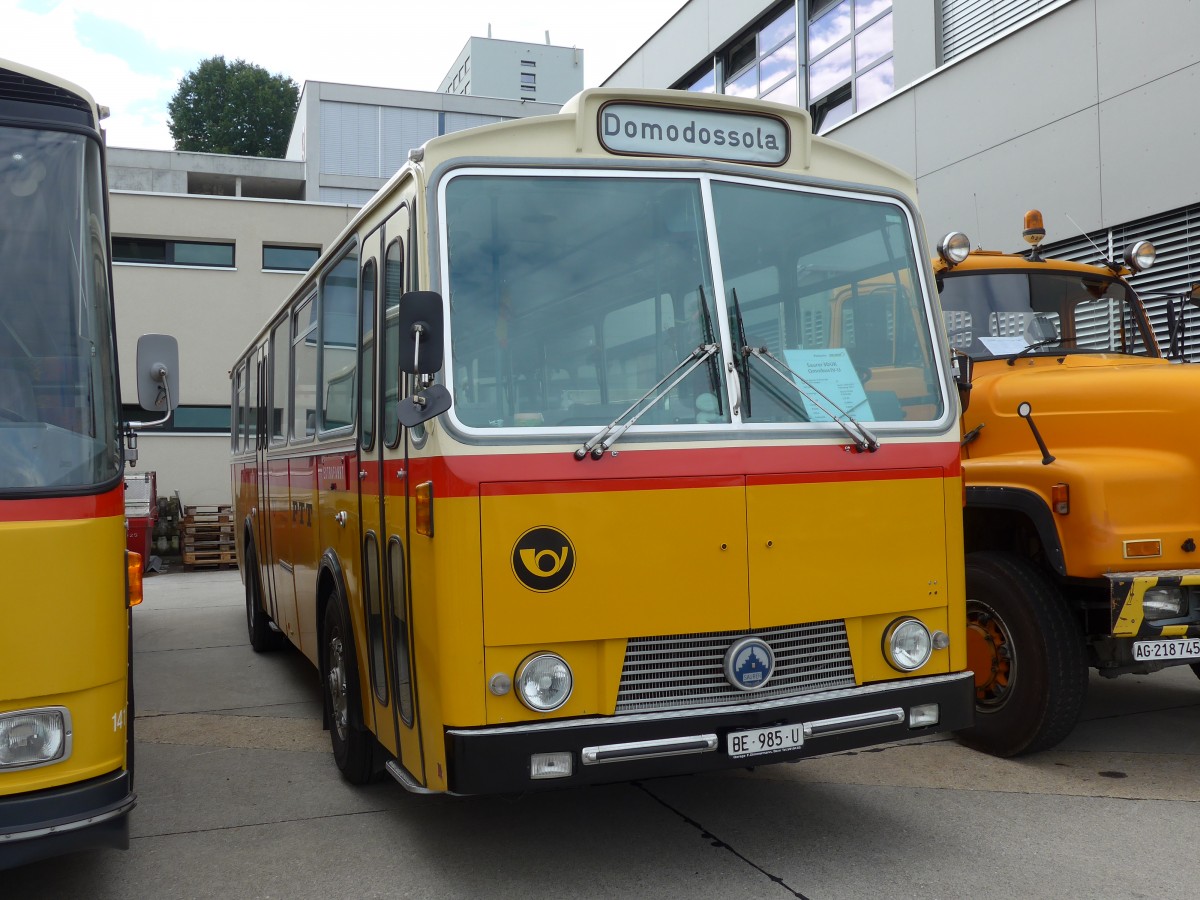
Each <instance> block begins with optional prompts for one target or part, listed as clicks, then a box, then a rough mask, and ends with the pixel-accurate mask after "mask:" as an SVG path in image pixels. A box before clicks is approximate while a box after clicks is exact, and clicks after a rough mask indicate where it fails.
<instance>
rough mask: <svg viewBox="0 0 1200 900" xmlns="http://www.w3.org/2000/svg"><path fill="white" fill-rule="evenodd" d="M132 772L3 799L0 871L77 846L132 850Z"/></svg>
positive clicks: (73, 848) (110, 774)
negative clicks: (130, 824)
mask: <svg viewBox="0 0 1200 900" xmlns="http://www.w3.org/2000/svg"><path fill="white" fill-rule="evenodd" d="M136 803H137V795H136V794H134V793H133V789H132V783H131V780H130V776H129V772H127V771H124V770H121V771H117V772H110V773H109V774H107V775H102V776H100V777H99V778H92V779H89V780H88V781H83V782H80V783H78V784H70V785H65V786H63V787H57V788H50V789H48V790H44V791H34V792H32V793H29V794H15V795H11V796H3V797H0V870H2V869H9V868H12V867H13V866H21V865H25V864H26V863H30V862H34V861H35V860H39V859H45V858H47V857H50V856H57V855H59V854H61V853H74V852H75V851H78V850H97V849H101V848H115V849H118V850H127V849H128V848H129V811H130V810H131V809H133V807H134V805H135V804H136Z"/></svg>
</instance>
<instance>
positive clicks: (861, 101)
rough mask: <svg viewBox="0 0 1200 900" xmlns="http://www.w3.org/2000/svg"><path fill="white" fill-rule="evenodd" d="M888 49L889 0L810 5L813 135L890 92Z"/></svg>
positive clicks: (892, 83)
mask: <svg viewBox="0 0 1200 900" xmlns="http://www.w3.org/2000/svg"><path fill="white" fill-rule="evenodd" d="M892 49H893V41H892V0H835V2H832V3H829V2H826V3H820V4H817V3H814V4H813V6H812V8H811V9H810V13H809V21H808V58H809V65H808V94H809V97H810V98H811V112H812V119H813V130H814V131H816V132H817V133H823V132H825V131H828V130H829V129H830V128H832V127H833V126H834V125H836V124H837V123H838V122H841V121H842V120H843V119H845V118H847V117H848V116H850V115H852V114H853V113H855V112H861V111H862V110H864V109H868V108H870V107H872V106H874V105H875V104H876V103H879V102H880V101H881V100H883V99H885V98H886V97H888V96H889V95H890V94H891V93H892V91H893V90H895V76H894V69H893V64H892Z"/></svg>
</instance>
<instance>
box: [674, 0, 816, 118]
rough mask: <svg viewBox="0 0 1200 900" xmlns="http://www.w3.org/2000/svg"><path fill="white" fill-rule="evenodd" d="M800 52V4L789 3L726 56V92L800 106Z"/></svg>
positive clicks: (761, 22) (772, 13) (751, 31)
mask: <svg viewBox="0 0 1200 900" xmlns="http://www.w3.org/2000/svg"><path fill="white" fill-rule="evenodd" d="M796 51H797V41H796V4H795V3H788V4H785V5H783V6H779V7H776V8H775V9H774V10H772V11H771V12H770V13H769V14H768V15H767V16H766V17H765V18H764V19H762V20H761V21H760V22H759V23H757V24H756V25H755V27H754V28H752V29H751V30H750V32H749V33H748V34H745V35H743V36H742V37H741V38H740V39H739V40H738V41H736V42H735V43H734V44H732V45H731V46H730V48H729V50H728V51H727V52H726V53H725V54H724V59H723V63H724V64H723V69H724V71H725V73H726V74H725V89H724V91H723V92H722V93H725V94H732V95H733V96H735V97H754V98H758V97H761V98H763V99H767V100H775V101H777V102H782V103H792V104H796V103H797V102H798V101H799V93H798V90H797V86H798V84H799V80H798V78H799V73H800V61H799V58H798V56H797V52H796ZM714 84H715V80H714ZM695 89H696V88H693V90H695Z"/></svg>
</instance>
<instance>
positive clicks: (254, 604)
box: [245, 543, 286, 653]
mask: <svg viewBox="0 0 1200 900" xmlns="http://www.w3.org/2000/svg"><path fill="white" fill-rule="evenodd" d="M245 558H246V579H245V580H246V631H247V632H248V633H249V635H250V646H251V648H253V650H254V652H255V653H267V652H269V651H271V650H278V649H279V648H280V647H282V646H283V645H284V643H285V641H286V638H285V637H284V635H283V634H282V633H281V632H279V631H276V630H274V629H273V628H272V627H271V619H270V617H269V616H268V615H267V611H266V610H265V609H264V608H263V593H262V585H261V584H260V583H259V580H258V572H259V570H258V554H257V553H255V552H254V545H253V544H250V543H247V545H246V554H245Z"/></svg>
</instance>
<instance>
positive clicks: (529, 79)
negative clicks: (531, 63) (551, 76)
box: [521, 72, 537, 84]
mask: <svg viewBox="0 0 1200 900" xmlns="http://www.w3.org/2000/svg"><path fill="white" fill-rule="evenodd" d="M521 84H537V76H536V75H533V74H531V73H529V72H522V73H521Z"/></svg>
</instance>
